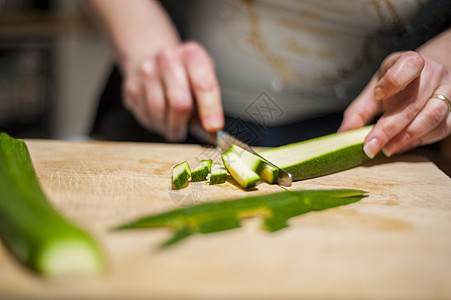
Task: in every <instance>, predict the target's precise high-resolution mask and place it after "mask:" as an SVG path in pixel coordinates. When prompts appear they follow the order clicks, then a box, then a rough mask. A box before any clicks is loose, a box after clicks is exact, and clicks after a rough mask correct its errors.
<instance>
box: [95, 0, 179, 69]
mask: <svg viewBox="0 0 451 300" xmlns="http://www.w3.org/2000/svg"><path fill="white" fill-rule="evenodd" d="M88 3H89V5H90V7H91V10H92V11H93V13H94V16H95V19H96V20H97V21H99V23H100V25H101V27H102V28H103V30H104V31H105V33H106V34H107V37H108V39H109V41H110V43H111V45H112V47H113V50H114V53H115V57H116V59H117V62H118V64H119V67H120V68H121V70H122V72H127V70H129V69H131V68H134V67H135V66H136V65H137V64H140V63H141V62H142V61H143V60H145V59H147V58H149V57H151V56H152V55H154V54H156V53H158V52H159V51H161V50H163V49H165V48H168V47H173V46H175V45H176V44H178V43H179V37H178V34H177V32H176V29H175V28H174V26H173V24H172V22H171V20H170V19H169V17H168V16H167V14H166V12H165V11H164V9H163V8H162V7H161V5H160V3H159V2H158V1H155V0H133V1H124V0H89V1H88Z"/></svg>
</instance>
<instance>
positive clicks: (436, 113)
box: [382, 98, 448, 156]
mask: <svg viewBox="0 0 451 300" xmlns="http://www.w3.org/2000/svg"><path fill="white" fill-rule="evenodd" d="M447 116H448V105H447V103H445V102H444V101H443V100H440V99H436V98H431V99H429V100H428V101H427V103H426V105H425V106H424V108H423V110H422V111H421V112H420V113H419V114H418V115H417V117H416V118H415V119H414V120H413V121H412V122H411V123H410V124H408V125H407V127H406V128H404V129H403V130H402V131H401V132H400V133H398V134H397V135H396V136H395V137H394V138H393V139H391V140H390V141H389V142H388V143H387V144H386V145H385V147H384V148H383V149H382V151H383V152H384V154H385V155H386V156H391V155H392V154H394V153H397V152H399V151H400V150H401V149H403V148H404V147H406V146H407V145H410V144H412V143H414V141H415V140H420V138H422V137H423V138H424V135H425V134H427V133H429V132H432V131H433V130H434V129H435V128H436V127H438V126H439V125H440V124H441V123H442V122H443V120H444V119H445V118H446V117H447Z"/></svg>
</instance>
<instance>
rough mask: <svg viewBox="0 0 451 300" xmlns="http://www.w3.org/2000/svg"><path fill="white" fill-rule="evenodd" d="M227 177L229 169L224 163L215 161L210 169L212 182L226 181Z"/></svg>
mask: <svg viewBox="0 0 451 300" xmlns="http://www.w3.org/2000/svg"><path fill="white" fill-rule="evenodd" d="M226 179H227V169H226V168H225V167H224V165H223V164H217V163H213V164H211V169H210V184H220V183H224V182H225V181H226Z"/></svg>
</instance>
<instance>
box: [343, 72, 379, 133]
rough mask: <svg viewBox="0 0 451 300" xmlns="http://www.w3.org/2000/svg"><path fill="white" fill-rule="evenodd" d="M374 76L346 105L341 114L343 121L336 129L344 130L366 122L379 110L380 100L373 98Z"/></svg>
mask: <svg viewBox="0 0 451 300" xmlns="http://www.w3.org/2000/svg"><path fill="white" fill-rule="evenodd" d="M376 80H377V79H376V78H375V77H374V78H373V79H372V80H371V81H370V82H369V84H368V85H367V86H366V87H365V89H364V90H363V91H362V93H361V94H360V95H359V96H358V97H357V98H356V99H355V100H354V101H353V102H352V103H351V104H350V105H349V106H348V108H347V109H346V110H345V112H344V114H343V121H342V123H341V125H340V128H339V129H338V131H346V130H350V129H354V128H358V127H362V126H364V125H365V124H368V122H370V121H371V120H372V119H373V118H374V117H375V116H376V115H377V114H379V113H380V112H381V102H379V101H377V100H375V99H374V96H373V89H374V85H375V83H376Z"/></svg>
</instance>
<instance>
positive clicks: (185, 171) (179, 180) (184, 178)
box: [172, 161, 191, 190]
mask: <svg viewBox="0 0 451 300" xmlns="http://www.w3.org/2000/svg"><path fill="white" fill-rule="evenodd" d="M190 177H191V169H190V167H189V165H188V162H186V161H184V162H182V163H180V164H178V165H176V166H175V167H174V168H173V169H172V184H173V185H174V188H175V189H176V190H179V189H181V188H182V187H184V186H186V185H187V184H188V181H189V178H190Z"/></svg>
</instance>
